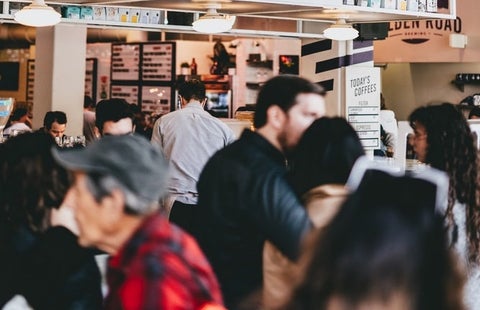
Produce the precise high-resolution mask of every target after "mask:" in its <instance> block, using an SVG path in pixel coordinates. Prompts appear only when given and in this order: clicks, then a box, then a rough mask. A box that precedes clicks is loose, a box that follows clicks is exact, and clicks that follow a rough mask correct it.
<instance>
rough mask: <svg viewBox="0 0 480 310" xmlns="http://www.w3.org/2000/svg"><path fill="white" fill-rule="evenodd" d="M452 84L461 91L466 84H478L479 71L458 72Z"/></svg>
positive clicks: (479, 82)
mask: <svg viewBox="0 0 480 310" xmlns="http://www.w3.org/2000/svg"><path fill="white" fill-rule="evenodd" d="M452 84H454V85H455V86H457V88H458V89H459V90H460V91H462V92H463V91H464V90H465V85H466V84H471V85H480V73H458V74H457V75H456V76H455V79H454V80H453V81H452Z"/></svg>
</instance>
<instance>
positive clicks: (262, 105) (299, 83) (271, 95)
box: [253, 74, 325, 128]
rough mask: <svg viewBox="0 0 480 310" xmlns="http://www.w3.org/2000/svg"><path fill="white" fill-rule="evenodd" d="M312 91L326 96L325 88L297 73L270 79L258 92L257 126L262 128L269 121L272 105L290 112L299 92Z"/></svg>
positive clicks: (309, 92)
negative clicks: (269, 110) (268, 115)
mask: <svg viewBox="0 0 480 310" xmlns="http://www.w3.org/2000/svg"><path fill="white" fill-rule="evenodd" d="M312 93H313V94H318V95H321V96H324V95H325V90H324V89H323V87H322V86H320V85H318V84H314V83H312V82H310V81H308V80H306V79H304V78H301V77H298V76H296V75H288V74H285V75H278V76H276V77H274V78H272V79H270V80H268V81H267V82H266V83H265V84H264V85H263V86H262V88H261V89H260V92H259V93H258V97H257V103H256V107H255V116H254V120H253V124H254V126H255V128H261V127H263V126H264V125H265V124H266V123H267V111H268V109H269V108H270V107H271V106H273V105H277V106H279V107H280V108H281V109H282V110H283V111H285V112H288V110H290V108H291V107H293V106H294V105H295V104H296V98H297V96H298V95H299V94H312Z"/></svg>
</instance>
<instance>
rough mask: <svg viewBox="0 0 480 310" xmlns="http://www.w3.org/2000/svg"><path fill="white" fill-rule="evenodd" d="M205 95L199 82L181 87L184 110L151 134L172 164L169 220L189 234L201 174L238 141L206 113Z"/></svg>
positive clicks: (161, 121)
mask: <svg viewBox="0 0 480 310" xmlns="http://www.w3.org/2000/svg"><path fill="white" fill-rule="evenodd" d="M205 92H206V91H205V85H204V84H203V83H202V82H201V81H199V80H195V79H193V80H189V81H186V82H185V83H183V84H182V85H180V87H179V89H178V93H179V99H180V101H181V104H182V108H181V109H180V110H177V111H174V112H171V113H169V114H167V115H164V116H162V117H161V118H160V119H158V120H157V122H156V123H155V126H154V128H153V134H152V143H153V144H158V145H160V146H161V147H162V149H163V151H164V154H165V156H166V157H167V159H168V160H169V161H170V174H171V178H170V182H169V185H168V191H169V193H170V195H171V198H172V200H173V199H174V203H173V206H172V209H171V212H170V217H169V218H170V221H171V222H174V223H175V224H177V225H178V226H180V227H182V228H183V229H185V230H186V231H189V232H190V231H191V220H192V217H193V210H194V208H195V205H196V204H197V196H198V193H197V181H198V178H199V176H200V172H201V171H202V169H203V166H204V165H205V164H206V162H207V161H208V159H209V158H210V157H211V156H212V155H213V154H214V153H215V152H216V151H218V150H219V149H221V148H223V147H224V146H226V145H227V144H229V143H231V142H233V141H234V140H235V135H234V133H233V131H232V130H231V129H230V128H229V127H228V126H227V125H225V124H224V123H223V122H222V121H220V120H219V119H217V118H215V117H213V116H211V115H210V114H209V113H208V112H206V111H205V110H204V105H205V102H206V101H207V98H206V95H205Z"/></svg>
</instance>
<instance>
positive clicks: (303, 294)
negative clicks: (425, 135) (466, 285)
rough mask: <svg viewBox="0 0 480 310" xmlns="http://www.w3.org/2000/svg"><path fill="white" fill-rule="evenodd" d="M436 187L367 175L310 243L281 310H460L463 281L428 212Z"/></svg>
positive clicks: (441, 231)
mask: <svg viewBox="0 0 480 310" xmlns="http://www.w3.org/2000/svg"><path fill="white" fill-rule="evenodd" d="M436 190H437V188H436V186H435V184H433V183H430V182H429V181H426V180H422V179H415V178H411V177H395V176H391V175H389V174H388V173H385V172H383V171H375V170H371V171H368V173H367V174H366V175H365V176H364V178H363V179H362V181H361V184H360V186H359V187H358V189H357V190H356V191H355V193H354V194H353V195H352V196H351V197H349V198H348V199H347V201H346V203H345V204H344V205H342V207H341V208H340V210H339V212H338V214H337V215H336V216H335V217H334V218H333V219H332V221H331V223H330V224H329V225H328V226H327V227H326V228H325V229H324V230H322V231H317V232H316V234H317V235H316V236H315V237H314V238H312V239H311V240H309V241H310V242H309V243H308V249H309V250H310V252H311V253H310V254H309V257H308V258H307V259H306V261H307V264H306V267H305V270H304V272H303V279H302V280H301V282H300V284H299V285H297V287H296V288H295V289H294V291H293V297H292V298H291V300H290V301H289V302H288V303H287V304H286V305H285V306H283V307H280V309H284V310H287V309H292V310H293V309H295V310H308V309H312V310H313V309H328V310H344V309H391V310H394V309H398V310H400V309H401V310H439V309H444V310H462V309H464V307H463V304H462V298H461V292H462V285H463V278H462V276H461V275H460V273H459V271H458V270H457V268H456V266H455V263H456V262H455V260H454V259H453V257H454V256H452V255H451V254H452V253H451V251H450V249H449V248H448V245H447V242H446V236H445V231H444V229H443V223H442V216H441V215H439V214H438V213H436V212H434V209H435V205H436V202H435V197H436Z"/></svg>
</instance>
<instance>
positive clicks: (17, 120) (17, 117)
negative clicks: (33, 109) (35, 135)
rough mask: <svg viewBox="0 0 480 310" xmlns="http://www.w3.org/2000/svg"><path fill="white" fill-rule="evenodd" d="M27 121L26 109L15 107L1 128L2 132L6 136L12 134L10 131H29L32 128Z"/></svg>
mask: <svg viewBox="0 0 480 310" xmlns="http://www.w3.org/2000/svg"><path fill="white" fill-rule="evenodd" d="M27 122H29V116H28V109H27V108H16V109H15V110H13V112H12V114H10V118H9V120H8V122H7V125H6V126H5V129H4V130H3V134H4V135H6V136H9V135H12V133H14V132H15V133H17V132H18V133H19V132H31V131H32V129H31V128H30V127H29V126H28V125H27Z"/></svg>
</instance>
